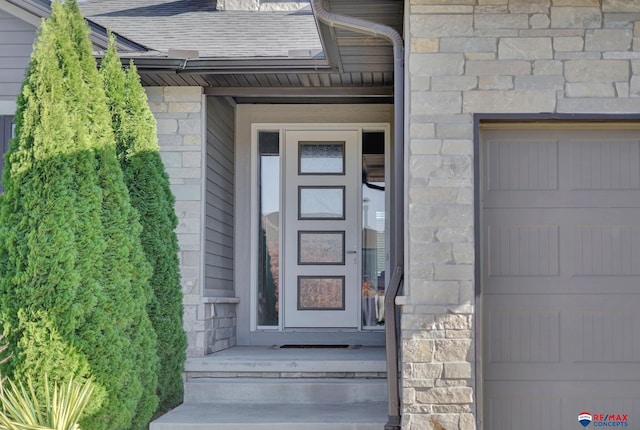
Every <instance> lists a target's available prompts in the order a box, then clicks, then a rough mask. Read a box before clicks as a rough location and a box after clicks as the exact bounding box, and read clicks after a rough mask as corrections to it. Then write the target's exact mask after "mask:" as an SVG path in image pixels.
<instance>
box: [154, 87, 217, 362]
mask: <svg viewBox="0 0 640 430" xmlns="http://www.w3.org/2000/svg"><path fill="white" fill-rule="evenodd" d="M146 91H147V96H148V98H149V106H150V107H151V111H152V112H153V114H154V116H155V117H156V120H157V122H158V143H159V144H160V154H161V156H162V160H163V161H164V165H165V168H166V170H167V173H168V175H169V180H170V183H171V190H172V191H173V193H174V195H175V197H176V204H175V209H176V214H177V215H178V228H177V230H176V232H177V234H178V243H179V245H180V271H181V275H182V292H183V294H184V299H183V303H184V329H185V331H186V333H187V340H188V347H187V356H188V357H199V356H203V355H205V354H206V353H207V349H208V342H209V339H210V337H211V333H210V331H211V327H212V326H213V324H214V323H213V321H212V318H213V315H214V312H212V310H211V307H212V306H213V305H212V304H208V303H202V298H201V297H202V294H201V288H202V257H201V256H202V251H203V250H202V246H203V244H202V234H203V233H202V226H203V218H202V217H203V201H202V193H203V189H202V187H203V179H202V160H203V159H204V156H203V153H204V143H203V137H202V132H203V128H204V120H203V112H204V107H203V102H204V97H203V93H202V88H201V87H148V88H146Z"/></svg>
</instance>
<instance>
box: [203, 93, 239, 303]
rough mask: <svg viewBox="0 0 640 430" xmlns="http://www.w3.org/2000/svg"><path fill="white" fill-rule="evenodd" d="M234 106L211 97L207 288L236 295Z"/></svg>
mask: <svg viewBox="0 0 640 430" xmlns="http://www.w3.org/2000/svg"><path fill="white" fill-rule="evenodd" d="M234 122H235V113H234V107H233V105H232V104H231V103H230V102H229V101H227V100H226V99H222V98H217V97H209V98H208V99H207V151H206V202H205V204H206V221H205V231H206V233H205V242H206V243H205V290H209V291H216V292H217V293H220V292H222V293H224V294H225V295H232V294H233V265H234V261H233V233H234V174H235V166H234V131H233V130H234Z"/></svg>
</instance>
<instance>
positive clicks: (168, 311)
mask: <svg viewBox="0 0 640 430" xmlns="http://www.w3.org/2000/svg"><path fill="white" fill-rule="evenodd" d="M101 72H102V77H103V81H104V85H105V91H106V93H107V96H108V99H109V107H110V110H111V121H112V127H113V130H114V133H115V137H116V148H117V152H118V159H119V160H120V164H121V166H122V170H123V172H124V180H125V183H126V184H127V187H128V188H129V193H130V195H131V203H132V205H133V206H134V207H135V208H136V209H137V210H138V211H139V212H140V215H141V217H140V220H141V223H142V234H141V240H142V246H143V248H144V252H145V255H146V258H147V260H148V261H149V262H150V263H151V265H152V267H153V274H152V276H151V279H150V283H151V289H152V291H153V296H152V299H151V301H150V302H149V305H148V308H147V309H148V312H149V318H150V319H151V322H152V324H153V327H154V329H155V332H156V334H157V339H158V341H157V347H158V349H157V355H158V357H159V360H160V361H159V364H158V397H159V401H160V411H166V410H168V409H169V408H171V407H173V406H175V405H177V404H178V403H180V402H181V400H182V395H183V384H182V370H183V366H184V360H185V349H186V337H185V333H184V330H183V328H182V315H183V308H182V290H181V287H180V271H179V270H180V269H179V262H178V239H177V236H176V233H175V228H176V226H177V224H178V220H177V217H176V215H175V209H174V196H173V194H172V192H171V190H170V188H169V179H168V177H167V174H166V172H165V168H164V164H163V162H162V159H161V158H160V152H159V151H160V148H159V146H158V140H157V131H156V121H155V118H154V117H153V114H152V113H151V111H150V110H149V106H148V104H147V97H146V94H145V92H144V89H143V88H142V85H141V84H140V78H139V76H138V74H137V71H136V68H135V65H134V64H133V63H131V64H130V66H129V68H128V69H127V71H126V72H125V71H124V70H123V69H122V66H121V61H120V59H119V58H118V55H117V53H116V50H115V40H114V39H113V38H112V39H111V43H110V46H109V49H108V50H107V53H106V55H105V57H104V59H103V61H102V64H101Z"/></svg>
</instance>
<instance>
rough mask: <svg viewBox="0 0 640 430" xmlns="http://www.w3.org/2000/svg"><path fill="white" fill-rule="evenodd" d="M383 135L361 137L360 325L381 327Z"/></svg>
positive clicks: (384, 256) (382, 301)
mask: <svg viewBox="0 0 640 430" xmlns="http://www.w3.org/2000/svg"><path fill="white" fill-rule="evenodd" d="M384 144H385V139H384V133H383V132H365V133H363V134H362V169H363V172H362V179H363V181H362V182H363V183H362V324H363V326H364V327H378V326H383V325H384V291H385V282H386V270H385V267H386V263H387V258H386V255H387V254H386V244H385V218H386V213H385V192H386V191H385V160H384V157H385V151H384Z"/></svg>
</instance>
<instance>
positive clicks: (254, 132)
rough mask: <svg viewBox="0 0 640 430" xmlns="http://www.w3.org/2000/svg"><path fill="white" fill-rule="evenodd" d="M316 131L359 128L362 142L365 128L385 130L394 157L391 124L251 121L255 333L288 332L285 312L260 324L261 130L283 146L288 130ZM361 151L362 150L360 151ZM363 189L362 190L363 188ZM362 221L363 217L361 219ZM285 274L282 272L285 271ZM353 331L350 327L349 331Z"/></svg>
mask: <svg viewBox="0 0 640 430" xmlns="http://www.w3.org/2000/svg"><path fill="white" fill-rule="evenodd" d="M313 130H317V131H349V130H351V131H357V132H358V134H359V142H360V138H361V135H362V132H364V131H381V132H384V134H385V139H386V141H385V148H386V149H385V152H386V153H387V157H389V156H390V153H389V149H390V139H391V136H390V132H391V126H390V124H389V123H379V122H376V123H323V124H313V123H305V124H300V123H252V124H251V160H250V172H249V173H250V183H251V186H250V190H251V192H250V199H251V202H250V208H251V214H250V219H251V227H250V237H251V246H250V249H249V250H248V251H249V253H250V255H249V256H248V257H249V258H248V260H245V261H250V270H249V271H250V291H249V294H250V296H249V309H250V316H249V324H250V326H249V330H250V331H251V332H255V331H265V332H278V331H280V332H282V331H285V327H284V321H283V318H282V314H280V319H279V324H278V326H267V327H263V326H258V324H257V308H258V303H257V291H258V273H257V270H256V268H257V267H258V241H259V237H258V236H259V235H258V222H259V216H258V214H259V208H258V194H259V189H258V181H256V178H257V175H258V133H259V132H260V131H273V132H278V133H279V135H280V145H281V147H282V145H283V144H284V134H285V132H286V131H313ZM358 152H360V151H358ZM283 163H284V159H283V157H281V160H280V170H281V171H283V170H284V165H283ZM388 166H389V163H387V169H388V168H389V167H388ZM387 177H389V176H388V172H387ZM359 192H361V191H359ZM389 195H390V193H387V197H386V198H387V204H386V206H387V208H389V203H388V202H389ZM283 198H284V190H283V189H282V186H281V187H280V199H281V201H282V199H283ZM360 221H361V220H360ZM386 222H387V224H388V217H387V221H386ZM386 231H387V232H389V231H390V230H389V225H387V226H386ZM282 240H284V238H283V231H282V229H281V230H280V241H281V243H282ZM281 276H282V274H281ZM280 306H281V307H280V308H281V309H283V307H282V306H283V303H282V297H280ZM357 312H358V313H359V312H360V304H358V311H357ZM238 324H242V322H238ZM309 330H310V331H315V330H317V329H315V328H312V329H309ZM326 330H330V329H326ZM360 330H361V327H358V328H356V329H351V331H360ZM295 331H302V330H301V329H296V330H295ZM340 331H345V330H344V329H341V330H340ZM347 331H349V330H347Z"/></svg>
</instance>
